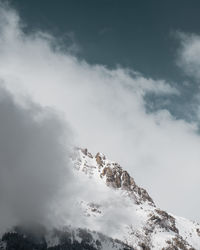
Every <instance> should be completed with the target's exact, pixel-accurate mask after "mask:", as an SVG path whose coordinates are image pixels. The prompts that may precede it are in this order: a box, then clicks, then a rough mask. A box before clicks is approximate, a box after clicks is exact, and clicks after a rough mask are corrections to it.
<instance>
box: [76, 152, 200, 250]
mask: <svg viewBox="0 0 200 250" xmlns="http://www.w3.org/2000/svg"><path fill="white" fill-rule="evenodd" d="M73 164H74V166H75V169H76V170H78V171H77V172H78V174H80V172H82V173H84V174H86V175H87V176H88V178H89V179H94V180H95V182H96V183H98V184H99V185H105V186H107V187H109V188H110V189H111V190H112V192H113V196H112V197H111V200H107V201H106V202H105V201H104V202H101V201H99V202H95V203H94V202H90V201H81V202H80V205H81V207H82V210H83V213H84V214H85V216H87V217H88V220H89V221H91V223H90V225H91V229H94V230H97V229H98V227H97V226H96V227H94V228H92V227H93V226H92V225H96V224H97V225H98V223H102V220H104V218H106V219H105V220H107V219H110V221H109V223H110V224H113V225H115V228H114V230H110V232H106V235H108V236H109V237H112V238H117V239H119V240H120V241H122V242H125V243H126V244H127V245H129V246H131V247H133V248H134V249H162V250H165V249H166V250H169V249H184V250H189V249H190V250H191V249H200V225H199V224H198V223H195V222H192V221H190V220H187V219H184V218H181V217H178V216H174V215H172V214H169V213H167V212H166V211H164V210H162V209H160V208H158V207H157V206H156V205H155V203H154V201H153V199H152V198H151V197H150V195H149V194H148V193H147V191H146V190H145V189H143V188H141V187H139V186H138V185H137V184H136V183H135V181H134V179H133V177H131V176H130V175H129V173H128V172H127V171H126V170H125V169H123V168H122V167H121V166H120V165H119V164H118V163H116V162H113V161H110V160H108V159H107V158H106V156H105V155H104V154H101V153H97V154H96V155H95V156H93V155H92V154H91V153H90V152H88V150H87V149H81V148H78V149H77V151H76V154H75V155H74V158H73ZM94 188H95V187H94ZM109 199H110V197H109ZM110 210H111V211H110ZM110 213H113V214H115V215H116V216H111V217H109V214H110ZM117 216H119V220H120V221H118V223H116V220H118V218H117Z"/></svg>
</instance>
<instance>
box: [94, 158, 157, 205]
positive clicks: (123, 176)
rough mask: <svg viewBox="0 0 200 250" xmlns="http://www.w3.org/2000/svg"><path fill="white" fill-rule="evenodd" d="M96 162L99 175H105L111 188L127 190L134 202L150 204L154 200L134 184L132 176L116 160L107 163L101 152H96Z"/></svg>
mask: <svg viewBox="0 0 200 250" xmlns="http://www.w3.org/2000/svg"><path fill="white" fill-rule="evenodd" d="M95 158H96V162H97V164H98V166H99V169H100V171H101V174H100V177H101V178H102V177H106V184H107V185H108V186H110V187H113V188H121V189H124V190H127V191H129V195H130V196H132V197H134V200H135V202H136V203H138V204H140V203H141V202H145V201H148V202H149V203H151V204H152V205H154V202H153V200H152V198H151V197H150V196H149V194H148V193H147V191H146V190H145V189H143V188H140V187H138V186H137V185H136V183H135V181H134V179H133V177H131V176H130V175H129V173H128V172H127V171H126V170H123V168H122V167H121V166H120V165H119V164H118V163H116V162H114V163H107V162H106V157H105V155H103V154H100V153H97V154H96V156H95Z"/></svg>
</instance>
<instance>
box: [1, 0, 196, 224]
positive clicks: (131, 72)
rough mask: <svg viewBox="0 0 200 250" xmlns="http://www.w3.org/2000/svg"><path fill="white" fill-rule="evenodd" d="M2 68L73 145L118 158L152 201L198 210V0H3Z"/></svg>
mask: <svg viewBox="0 0 200 250" xmlns="http://www.w3.org/2000/svg"><path fill="white" fill-rule="evenodd" d="M11 6H12V7H11V8H5V6H3V7H2V6H1V8H0V11H1V13H0V78H1V81H2V83H3V84H4V86H6V88H7V89H8V90H9V92H10V93H11V95H12V97H13V98H14V99H15V100H16V102H17V103H20V105H22V106H26V103H25V102H24V97H25V98H26V99H27V98H28V99H31V100H32V101H33V102H35V103H37V105H39V107H41V108H46V107H50V108H51V109H53V110H54V112H55V113H57V115H59V117H62V119H63V120H64V121H65V122H67V124H68V127H70V129H69V128H68V129H69V130H70V131H71V132H68V133H69V134H73V138H74V139H73V140H74V141H75V144H76V145H78V146H79V145H80V146H83V147H88V148H89V150H90V151H92V152H94V153H95V152H97V151H102V152H104V153H105V154H107V155H108V156H109V157H110V158H111V159H113V160H116V161H118V162H119V163H121V164H122V165H123V166H124V167H125V168H126V169H127V170H128V171H129V172H130V173H131V175H133V176H134V177H135V179H136V182H138V183H139V184H140V185H142V186H144V187H145V188H146V189H147V190H148V191H149V193H150V194H151V196H152V197H153V199H154V200H155V203H157V204H158V205H159V206H161V207H162V208H164V209H167V210H169V211H170V212H173V213H176V214H178V215H182V216H186V217H188V218H195V219H197V220H200V217H199V206H200V198H199V197H198V196H197V195H196V193H197V190H198V189H199V175H200V168H199V166H200V154H199V149H200V136H199V119H200V109H199V107H200V91H199V81H200V70H199V68H200V67H199V66H200V59H199V58H200V56H199V55H200V36H199V35H198V34H199V32H200V30H199V23H200V22H199V21H200V20H199V19H200V17H199V13H198V12H199V8H200V3H199V1H178V0H176V1H173V2H172V1H171V2H169V1H168V2H166V1H165V2H164V1H148V2H147V1H116V0H115V1H109V0H108V1H61V0H60V1H56V2H55V1H51V0H49V1H42V2H41V1H37V0H35V1H27V0H26V1H25V0H20V1H11Z"/></svg>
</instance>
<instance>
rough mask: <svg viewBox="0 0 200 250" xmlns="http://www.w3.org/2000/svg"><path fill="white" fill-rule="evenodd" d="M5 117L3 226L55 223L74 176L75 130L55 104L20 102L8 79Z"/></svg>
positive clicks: (1, 92)
mask: <svg viewBox="0 0 200 250" xmlns="http://www.w3.org/2000/svg"><path fill="white" fill-rule="evenodd" d="M0 119H1V126H0V197H1V198H0V199H1V202H0V231H1V232H3V231H5V230H6V229H8V228H10V227H12V226H15V225H23V224H27V223H32V222H34V223H40V224H43V225H48V226H50V225H51V223H54V222H55V220H56V219H57V218H56V215H55V213H54V211H53V210H52V208H53V207H54V206H55V204H54V203H56V201H57V199H58V198H59V197H60V195H61V191H62V189H63V187H64V186H65V188H66V190H67V186H68V187H70V180H72V179H73V178H72V173H71V171H70V168H69V148H68V147H67V145H70V143H71V135H70V132H69V131H70V130H67V126H66V125H64V122H63V121H62V120H61V119H60V118H59V116H58V115H56V114H55V113H54V112H53V111H51V110H50V109H44V108H41V107H40V106H39V105H36V104H34V103H32V102H31V101H26V107H22V106H20V105H19V104H17V103H16V102H15V101H14V99H13V96H12V95H11V94H10V93H9V92H8V91H7V90H6V89H5V88H4V87H3V86H2V85H1V87H0ZM66 180H68V185H66ZM69 189H70V188H69ZM66 199H67V197H66Z"/></svg>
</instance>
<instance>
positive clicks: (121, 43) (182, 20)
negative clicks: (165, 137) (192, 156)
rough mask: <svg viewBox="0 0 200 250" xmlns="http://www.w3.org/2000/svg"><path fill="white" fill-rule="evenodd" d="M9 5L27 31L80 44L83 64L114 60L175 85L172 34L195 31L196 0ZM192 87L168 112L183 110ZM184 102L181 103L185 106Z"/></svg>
mask: <svg viewBox="0 0 200 250" xmlns="http://www.w3.org/2000/svg"><path fill="white" fill-rule="evenodd" d="M11 3H12V5H13V6H14V7H15V8H17V9H18V10H19V13H20V15H21V17H22V19H23V20H24V21H25V22H26V23H27V24H28V26H27V30H28V31H29V30H35V29H42V30H45V31H49V32H50V33H52V34H54V35H56V36H57V37H60V38H62V39H63V40H64V41H65V42H66V46H68V45H69V44H70V39H71V42H76V43H77V45H78V46H79V48H80V50H79V52H78V56H79V57H81V58H83V59H85V60H86V61H88V62H89V63H92V64H93V63H99V64H103V65H106V66H108V67H115V66H116V65H117V64H120V65H122V66H123V67H129V68H131V69H134V70H136V71H139V72H141V73H143V74H144V75H145V76H146V77H153V78H155V79H158V78H161V79H165V80H167V81H169V82H172V84H177V85H178V87H179V88H181V87H182V82H183V81H185V80H187V77H186V76H185V75H184V73H183V72H182V71H181V70H180V69H179V68H178V67H177V66H176V64H175V59H176V53H177V48H178V46H179V42H178V41H177V40H176V38H175V36H174V33H175V32H176V31H182V32H187V33H197V34H199V33H200V1H199V0H191V1H188V0H169V1H164V0H151V1H147V0H125V1H124V0H101V1H100V0H84V1H83V0H57V1H55V0H43V1H41V0H34V1H33V0H11ZM69 37H70V38H69ZM190 81H191V80H190ZM195 89H196V85H195V84H192V83H191V84H190V86H189V88H188V87H184V88H182V90H181V91H182V95H181V97H179V98H177V99H176V100H174V101H176V104H177V105H176V108H173V109H172V112H175V111H176V112H175V115H176V116H177V117H179V116H180V117H181V116H184V115H185V114H184V113H187V112H185V111H184V112H183V109H182V105H183V104H184V105H185V100H188V99H191V100H192V96H193V93H194V92H195ZM152 102H153V104H152V105H153V108H155V107H156V105H157V104H156V102H157V99H155V98H152ZM158 103H159V104H158V105H160V100H158ZM190 105H191V104H190V103H189V102H187V105H186V106H187V107H188V106H190ZM187 107H186V108H187ZM168 108H170V107H168ZM190 110H192V109H191V108H190Z"/></svg>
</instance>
